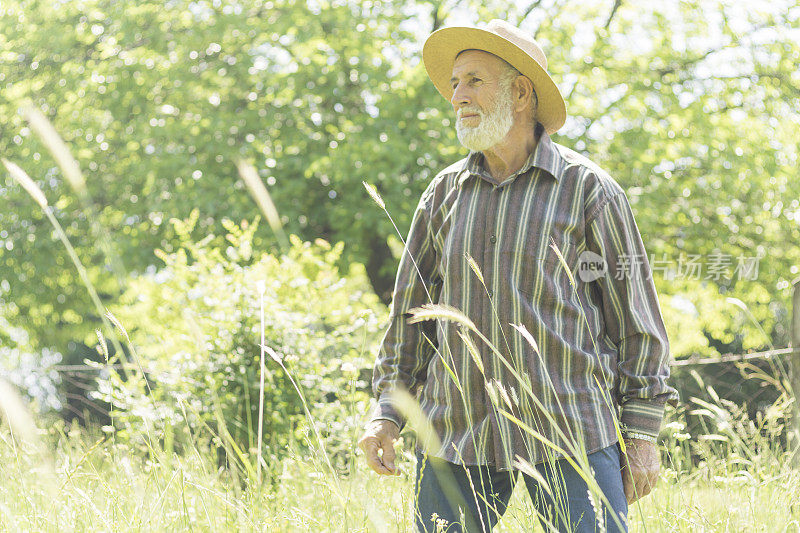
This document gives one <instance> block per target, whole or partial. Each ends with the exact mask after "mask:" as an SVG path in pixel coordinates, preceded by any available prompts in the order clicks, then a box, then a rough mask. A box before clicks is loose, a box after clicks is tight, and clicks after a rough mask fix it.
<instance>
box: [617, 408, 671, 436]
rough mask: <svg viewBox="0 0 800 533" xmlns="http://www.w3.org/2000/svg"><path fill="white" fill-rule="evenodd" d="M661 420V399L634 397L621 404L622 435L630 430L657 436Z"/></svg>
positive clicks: (662, 413) (662, 417)
mask: <svg viewBox="0 0 800 533" xmlns="http://www.w3.org/2000/svg"><path fill="white" fill-rule="evenodd" d="M663 420H664V402H662V401H659V400H642V399H637V398H634V399H631V400H628V401H627V402H625V403H624V404H622V413H621V415H620V422H621V425H622V427H621V430H622V436H623V437H624V436H625V434H626V432H631V433H643V434H645V435H648V436H650V437H653V438H658V434H659V433H660V432H661V422H662V421H663Z"/></svg>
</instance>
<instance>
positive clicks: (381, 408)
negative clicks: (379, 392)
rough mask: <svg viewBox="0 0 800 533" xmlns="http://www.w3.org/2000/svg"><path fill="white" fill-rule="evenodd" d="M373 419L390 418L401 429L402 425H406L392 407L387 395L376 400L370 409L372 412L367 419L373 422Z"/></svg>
mask: <svg viewBox="0 0 800 533" xmlns="http://www.w3.org/2000/svg"><path fill="white" fill-rule="evenodd" d="M375 420H391V421H392V422H394V423H395V424H397V427H398V428H399V429H400V430H402V429H403V426H405V425H406V423H405V420H404V419H403V417H402V416H401V415H400V413H399V412H398V411H397V409H395V408H394V406H393V405H392V403H391V401H390V400H389V398H387V397H385V396H384V397H382V398H381V399H380V400H378V403H377V404H376V405H375V408H374V409H373V410H372V414H371V415H370V417H369V421H370V422H373V421H375Z"/></svg>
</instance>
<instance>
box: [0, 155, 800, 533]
mask: <svg viewBox="0 0 800 533" xmlns="http://www.w3.org/2000/svg"><path fill="white" fill-rule="evenodd" d="M54 150H55V149H54ZM61 150H62V151H63V149H61ZM56 151H57V150H56ZM64 157H66V156H64ZM3 163H4V164H5V166H6V168H7V169H8V170H9V172H10V173H11V174H12V176H13V177H14V178H15V179H16V180H17V181H19V182H20V184H21V185H22V186H23V187H25V188H26V190H28V192H29V193H30V194H31V196H32V197H33V198H34V199H35V200H36V202H37V203H38V204H39V206H40V207H41V208H42V209H43V211H44V213H45V214H46V215H47V216H48V218H49V219H50V221H51V223H52V224H53V227H54V229H55V231H56V234H57V236H58V237H59V238H60V239H61V240H62V242H63V243H64V245H65V246H66V247H67V249H68V250H69V251H70V256H71V259H72V260H73V262H74V263H75V267H76V269H77V271H78V273H79V274H80V275H81V280H82V281H83V282H84V284H85V285H86V288H87V290H88V291H89V293H90V295H91V296H92V299H93V301H94V303H95V305H96V306H97V311H98V315H99V316H101V317H102V318H103V321H104V324H105V326H107V327H108V329H109V330H111V329H113V328H111V327H110V326H111V324H110V323H109V322H108V321H109V320H112V321H113V322H114V325H115V326H116V327H117V329H118V330H119V331H120V332H121V333H123V334H124V338H125V339H126V340H127V341H128V343H129V344H130V339H129V338H128V336H127V333H125V330H124V328H123V327H122V326H121V325H120V324H119V323H118V322H117V321H116V319H115V318H114V317H113V316H112V315H110V314H108V315H107V314H106V312H105V310H104V308H103V305H102V303H101V302H100V300H99V298H98V297H97V293H96V291H95V289H94V287H93V286H92V285H91V283H90V282H89V280H88V277H87V276H86V270H85V268H84V267H83V265H82V264H81V263H80V262H79V260H78V257H77V255H76V254H75V253H74V251H73V250H72V247H71V245H70V243H69V241H68V239H67V236H66V234H65V232H64V231H63V229H62V228H61V225H60V223H59V222H58V221H57V220H56V218H55V217H54V216H53V215H52V212H51V210H50V206H49V204H48V201H47V199H46V198H45V196H44V193H42V191H41V190H40V189H39V188H38V186H36V185H35V183H34V182H33V180H31V179H30V178H29V177H28V176H27V175H26V174H25V173H24V171H23V170H22V169H21V168H19V167H17V166H16V165H14V164H12V163H10V162H8V161H5V160H4V161H3ZM240 172H241V173H242V177H243V179H245V181H248V176H252V175H253V174H254V171H253V170H252V169H249V168H247V167H242V168H240ZM250 181H257V180H250ZM248 183H250V182H248ZM365 185H366V184H365ZM249 186H250V185H249ZM251 188H252V189H253V191H252V193H253V194H254V196H255V197H256V198H260V201H259V205H261V206H262V207H263V206H267V207H265V208H264V209H265V216H266V218H267V220H268V221H269V220H274V219H275V218H276V216H277V215H276V213H274V206H273V207H269V206H272V202H271V201H270V200H269V198H268V195H267V193H266V191H265V190H262V189H263V186H262V188H259V187H258V186H255V185H253V186H252V187H251ZM367 190H368V191H369V192H370V194H371V195H373V198H374V199H375V200H376V202H377V203H378V204H379V205H380V206H381V207H382V208H385V206H384V204H383V202H382V200H381V199H380V197H379V196H377V193H376V192H375V191H374V189H373V188H370V186H367ZM387 214H388V213H387ZM276 232H277V230H276ZM559 256H560V252H559ZM560 259H561V261H562V262H563V261H564V259H563V257H561V256H560ZM567 270H568V271H569V268H568V269H567ZM476 275H477V276H478V277H479V278H480V279H482V276H481V275H480V272H476ZM441 312H442V310H441V309H435V308H426V309H425V310H424V311H423V312H420V313H417V314H416V315H415V318H420V315H423V314H427V315H429V317H428V318H442V316H444V318H445V319H447V320H453V321H455V322H458V323H459V324H461V325H463V326H465V327H467V329H472V330H474V326H471V323H470V322H469V320H468V319H467V318H466V317H463V316H461V317H459V316H456V315H455V314H454V313H452V312H449V311H445V315H441V314H437V313H441ZM261 313H262V321H261V323H262V326H261V328H262V330H261V333H262V335H261V338H262V347H264V348H265V349H266V348H267V347H266V346H265V345H264V344H263V338H264V335H263V327H264V326H263V313H264V311H263V306H262V310H261ZM422 319H424V318H422ZM473 332H474V333H476V334H478V336H480V334H479V332H477V331H473ZM481 338H483V337H481ZM130 348H131V353H132V354H134V356H135V354H136V350H135V347H133V346H132V345H131V346H130ZM473 348H474V347H471V348H470V349H471V350H472V349H473ZM116 352H117V353H121V352H122V350H121V349H119V348H118V349H117V350H116ZM495 353H496V354H497V355H498V356H499V357H501V356H500V354H499V352H497V351H496V350H495ZM263 355H264V354H263V353H262V358H261V361H262V362H263V360H264V357H263ZM270 355H271V356H272V358H273V359H274V361H275V362H276V363H278V364H280V366H281V367H282V369H283V370H284V371H285V372H286V374H287V375H288V376H289V378H290V379H291V383H292V385H293V386H294V390H295V391H296V392H297V393H298V395H299V396H300V397H301V399H302V401H303V407H304V409H305V412H306V415H307V422H308V424H307V426H308V427H311V428H316V427H317V424H316V422H315V421H314V420H313V419H312V417H313V413H312V409H311V408H309V406H308V404H307V403H306V400H305V398H304V397H303V392H302V389H301V387H300V386H298V385H297V383H296V382H295V380H294V379H293V378H292V376H291V374H290V373H289V371H288V370H287V369H286V367H285V366H284V365H283V363H282V362H281V359H280V357H278V356H277V355H276V354H274V353H273V352H271V351H270ZM473 356H475V354H474V353H473ZM106 357H108V354H107V353H106ZM262 364H263V363H262ZM504 364H508V363H507V362H505V363H504ZM696 379H698V381H701V380H700V378H699V376H697V377H696ZM764 379H765V381H767V382H769V383H770V384H772V385H773V386H775V387H776V388H777V389H778V390H779V399H778V401H776V402H775V404H774V405H772V406H770V407H768V408H766V409H764V410H763V411H762V412H761V414H760V415H759V417H758V418H757V419H756V420H751V419H750V418H748V416H747V414H746V412H745V410H744V409H742V408H741V407H739V406H736V405H734V404H732V403H731V402H728V401H727V400H725V399H720V398H718V397H717V396H716V394H715V393H714V391H713V390H712V389H711V388H707V390H708V394H709V398H710V401H705V400H700V399H695V398H692V399H690V401H689V404H688V405H689V406H690V409H692V411H691V414H692V415H693V416H695V417H699V418H700V419H702V420H703V421H704V423H703V424H702V427H703V431H702V432H697V431H695V432H693V433H691V434H690V433H687V430H686V427H685V425H684V423H683V422H682V420H684V419H685V415H686V414H687V413H686V412H680V413H672V414H673V415H674V417H673V418H674V421H673V422H671V423H669V424H667V426H666V427H665V429H664V433H663V434H662V441H661V447H662V459H663V468H662V471H661V479H660V482H659V485H658V486H657V487H656V489H655V490H654V492H653V493H652V494H650V495H649V496H647V497H645V498H643V499H642V500H640V501H639V502H637V503H636V504H634V505H633V506H632V508H631V509H630V511H629V523H630V528H631V531H653V532H661V531H669V532H672V531H800V496H799V495H800V469H798V467H797V466H796V462H795V461H794V459H795V458H794V456H793V455H794V454H793V453H791V452H787V451H786V448H790V449H796V448H797V441H796V439H795V440H793V439H790V438H786V437H787V435H786V433H787V429H786V424H787V420H788V418H789V412H790V409H791V407H792V402H793V400H794V399H795V395H794V394H793V393H792V392H791V390H790V389H789V388H788V386H787V385H786V383H784V382H783V381H782V380H780V379H773V378H769V377H768V376H767V377H765V378H764ZM519 381H520V382H522V380H521V379H519ZM700 384H701V386H702V383H700ZM263 387H264V386H263V381H262V386H261V390H260V394H261V397H262V399H263V396H264V388H263ZM292 393H293V392H292ZM159 407H160V406H159ZM346 407H347V406H346ZM350 407H353V406H352V405H351V406H349V407H347V409H346V411H347V412H351V409H350ZM495 407H496V408H498V409H499V411H500V412H502V411H503V409H504V407H503V406H502V404H500V403H496V404H495ZM409 426H410V427H416V428H417V429H421V430H424V428H422V427H420V426H419V425H414V424H411V423H410V424H409ZM120 429H122V428H119V427H114V426H108V427H105V428H96V429H87V428H79V427H77V426H75V427H70V428H66V427H64V423H63V422H61V421H60V420H57V419H52V418H49V419H41V420H34V419H33V418H32V417H31V415H30V414H28V413H27V410H26V409H25V408H24V407H23V406H22V404H21V402H20V400H19V398H18V396H17V395H16V393H15V392H14V391H13V390H12V389H11V388H10V387H8V386H6V385H5V383H4V382H3V381H2V380H0V472H2V480H1V481H0V531H14V532H16V531H59V532H60V531H269V532H272V531H277V532H283V531H315V532H325V531H332V532H340V531H341V532H356V531H376V532H392V531H411V530H412V529H413V524H414V517H413V512H412V507H413V501H414V493H413V490H414V488H413V487H414V472H415V458H414V454H413V453H412V451H411V450H412V449H413V443H412V440H411V439H413V435H411V434H406V437H405V439H406V440H405V442H404V443H403V444H402V453H401V459H400V461H399V468H400V472H401V475H400V476H397V477H391V478H388V477H379V476H378V475H376V474H374V473H372V471H371V470H369V468H368V467H367V465H366V463H365V462H364V460H363V456H362V455H361V454H360V453H359V452H358V451H357V446H356V440H357V438H358V435H355V434H354V435H352V436H351V438H352V443H351V444H352V445H351V446H350V450H351V452H352V453H350V454H349V455H348V456H347V457H346V458H345V460H344V461H343V462H342V461H338V462H337V463H336V466H334V462H333V461H331V458H330V457H329V454H328V452H327V450H328V448H329V446H327V445H326V442H325V440H324V437H323V436H321V435H320V434H319V433H317V432H316V431H315V432H313V433H311V434H308V433H307V434H306V436H305V438H304V439H302V440H301V441H297V440H292V438H294V437H290V439H289V442H290V444H289V449H288V450H283V451H282V452H284V453H281V454H279V455H276V454H271V453H267V454H265V455H264V456H262V459H263V460H262V461H258V460H257V458H258V457H259V453H258V450H256V449H253V450H241V449H239V448H237V447H236V445H235V443H233V442H232V440H226V439H225V438H223V437H224V436H220V435H198V434H196V433H195V434H192V429H190V428H177V429H178V433H179V434H180V435H181V436H182V438H181V439H179V440H177V441H173V436H172V434H158V433H156V434H153V431H152V430H151V428H149V427H131V426H130V425H129V426H127V427H125V428H124V431H125V435H126V436H125V438H119V439H118V438H117V431H118V430H120ZM263 436H264V435H262V434H261V424H260V422H259V430H258V435H257V438H255V439H251V442H262V441H263V439H262V437H263ZM251 437H252V435H251ZM340 440H341V439H340ZM203 442H214V443H215V446H216V447H217V448H213V449H212V448H209V447H208V446H207V445H203V444H201V443H203ZM176 443H177V444H178V446H177V447H176V446H174V445H175V444H176ZM787 443H788V444H787ZM178 448H179V449H180V450H181V451H180V452H176V451H175V450H176V449H178ZM220 449H222V450H224V456H225V457H227V458H228V460H227V461H220V459H219V457H220ZM338 459H341V458H338ZM342 464H344V466H342ZM523 486H524V484H522V483H520V484H518V487H517V490H516V491H515V493H514V495H513V497H512V500H511V506H510V507H509V509H508V511H507V512H506V515H505V517H504V518H503V520H502V521H501V523H500V525H499V526H498V527H497V528H496V530H497V531H506V532H512V531H513V532H517V531H541V527H540V526H539V525H538V522H537V520H536V517H535V514H534V512H533V508H532V505H531V502H530V500H529V498H528V496H527V493H526V492H525V490H524V489H523Z"/></svg>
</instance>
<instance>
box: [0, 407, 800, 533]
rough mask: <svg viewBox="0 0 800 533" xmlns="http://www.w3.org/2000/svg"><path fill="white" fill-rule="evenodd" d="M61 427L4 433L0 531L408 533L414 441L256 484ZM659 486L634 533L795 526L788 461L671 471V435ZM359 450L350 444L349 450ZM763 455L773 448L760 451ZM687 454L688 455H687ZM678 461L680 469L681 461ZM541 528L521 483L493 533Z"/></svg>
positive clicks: (795, 479) (288, 461) (794, 486)
mask: <svg viewBox="0 0 800 533" xmlns="http://www.w3.org/2000/svg"><path fill="white" fill-rule="evenodd" d="M62 426H63V424H59V423H56V424H53V425H51V426H50V427H49V428H47V429H41V428H40V429H39V430H38V431H37V432H36V435H28V436H27V437H25V438H22V437H21V436H20V435H16V436H14V437H12V434H11V432H10V430H9V427H8V426H7V425H4V426H3V428H2V431H0V465H2V471H3V480H2V482H0V529H2V531H347V532H352V531H378V532H382V531H411V530H412V526H413V515H412V509H411V506H412V502H413V498H414V494H413V490H414V489H413V483H414V466H415V459H414V455H413V453H411V452H410V451H409V449H410V444H411V443H410V441H408V440H406V443H405V444H404V446H403V449H404V452H403V457H402V459H401V460H400V461H399V465H400V470H401V475H400V476H398V477H393V478H390V477H379V476H378V475H376V474H374V473H372V472H371V471H370V470H369V469H368V467H367V466H366V464H365V463H364V461H363V457H362V456H361V455H360V454H355V455H353V456H352V457H351V458H350V460H349V461H348V467H349V471H345V472H337V473H336V474H335V475H333V474H331V473H330V471H329V470H328V469H327V468H324V467H322V465H323V464H324V461H322V460H321V459H320V457H319V455H318V454H314V453H313V452H312V453H311V454H309V453H303V452H301V451H300V448H298V449H297V450H296V451H295V452H294V453H291V454H289V456H288V458H285V459H283V460H281V461H277V460H276V461H273V462H269V461H267V463H266V464H265V468H264V472H263V477H262V482H261V484H259V483H258V482H257V480H256V479H255V478H254V477H253V476H252V475H247V473H246V472H243V471H242V470H241V469H239V468H235V467H233V468H226V467H225V466H218V464H217V459H216V454H215V452H213V451H211V450H207V449H206V450H203V449H199V448H195V449H193V450H192V451H191V452H189V453H182V454H178V453H175V452H173V453H171V454H170V453H167V452H165V451H163V450H152V451H149V452H145V450H144V449H135V448H133V447H131V446H130V445H126V444H115V442H114V440H115V439H114V438H113V435H108V434H103V433H99V432H98V433H96V434H88V433H87V432H85V431H80V430H78V429H76V428H73V429H72V430H68V431H64V430H63V429H62ZM670 444H672V445H675V446H673V448H672V451H670V450H668V449H664V452H663V453H664V459H665V461H664V463H665V467H664V468H663V469H662V475H661V479H660V481H659V485H658V487H657V488H656V489H655V490H654V492H653V493H651V494H650V495H649V496H647V497H645V498H643V499H642V500H640V502H639V503H637V504H634V505H633V506H632V508H631V510H630V513H629V521H630V524H631V531H798V530H800V526H798V524H800V499H798V493H800V472H798V470H796V469H792V468H790V467H789V465H788V458H787V457H785V456H784V457H783V458H781V457H777V456H774V457H759V458H758V460H757V461H749V462H748V461H743V460H742V458H741V457H740V456H738V455H737V454H736V453H735V452H736V451H735V450H732V449H731V448H728V451H729V452H730V453H731V454H732V455H730V456H728V457H718V458H716V459H713V460H706V461H701V462H700V463H699V464H698V465H696V466H695V467H693V468H692V469H690V470H689V471H678V470H676V469H673V468H671V467H670V466H668V465H669V463H670V462H673V463H675V462H678V463H680V461H679V460H678V461H675V460H676V459H681V458H678V457H675V456H673V454H679V453H681V450H685V449H688V448H686V447H684V446H680V445H677V444H678V443H677V441H675V440H674V439H669V440H668V441H667V443H666V444H665V446H664V448H669V447H670ZM354 448H355V447H354ZM763 453H768V452H763ZM684 459H685V458H684ZM682 464H685V462H684V463H682ZM534 530H536V531H541V528H540V527H539V526H537V525H536V520H535V516H534V513H533V510H532V507H531V503H530V500H529V497H528V495H527V493H526V491H525V490H524V484H522V483H519V484H518V485H517V490H516V491H515V493H514V495H513V497H512V501H511V506H510V507H509V510H508V511H507V513H506V515H505V517H504V518H503V520H502V521H501V523H500V525H499V526H498V527H497V528H496V531H508V532H511V531H534Z"/></svg>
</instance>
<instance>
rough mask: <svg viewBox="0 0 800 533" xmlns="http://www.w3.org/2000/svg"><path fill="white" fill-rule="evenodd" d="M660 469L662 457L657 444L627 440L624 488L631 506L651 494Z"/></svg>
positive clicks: (623, 478) (624, 459) (624, 461)
mask: <svg viewBox="0 0 800 533" xmlns="http://www.w3.org/2000/svg"><path fill="white" fill-rule="evenodd" d="M660 469H661V455H660V454H659V452H658V448H657V447H656V445H655V444H653V443H652V442H647V441H646V440H641V439H625V454H624V455H623V456H622V486H623V488H624V489H625V498H626V499H627V500H628V503H629V504H631V503H633V502H635V501H636V500H638V499H639V498H641V497H642V496H647V495H648V494H650V491H651V490H653V487H655V486H656V482H657V481H658V471H659V470H660Z"/></svg>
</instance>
